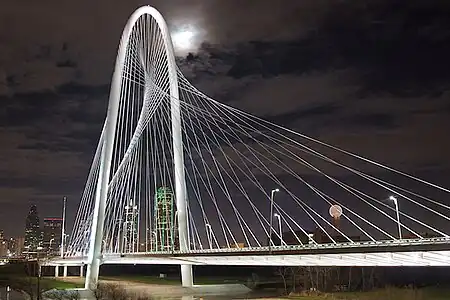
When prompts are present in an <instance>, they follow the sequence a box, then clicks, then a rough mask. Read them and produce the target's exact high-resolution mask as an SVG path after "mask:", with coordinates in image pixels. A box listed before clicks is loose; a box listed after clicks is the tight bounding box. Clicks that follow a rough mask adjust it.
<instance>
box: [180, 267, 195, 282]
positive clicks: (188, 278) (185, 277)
mask: <svg viewBox="0 0 450 300" xmlns="http://www.w3.org/2000/svg"><path fill="white" fill-rule="evenodd" d="M193 285H194V276H193V272H192V265H181V286H182V287H192V286H193Z"/></svg>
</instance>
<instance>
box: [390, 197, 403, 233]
mask: <svg viewBox="0 0 450 300" xmlns="http://www.w3.org/2000/svg"><path fill="white" fill-rule="evenodd" d="M389 200H391V201H392V202H394V205H395V213H396V214H397V226H398V238H399V240H401V239H402V226H401V224H400V212H399V209H398V200H397V198H396V197H395V196H389Z"/></svg>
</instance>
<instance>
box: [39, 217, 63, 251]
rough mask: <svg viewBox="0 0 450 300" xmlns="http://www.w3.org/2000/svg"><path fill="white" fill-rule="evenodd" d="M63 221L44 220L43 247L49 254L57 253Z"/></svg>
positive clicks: (54, 219) (55, 219)
mask: <svg viewBox="0 0 450 300" xmlns="http://www.w3.org/2000/svg"><path fill="white" fill-rule="evenodd" d="M62 223H63V219H61V218H44V227H43V231H42V233H43V247H44V249H46V250H47V251H48V252H50V253H55V252H58V250H59V247H60V245H61V234H62V232H61V229H62Z"/></svg>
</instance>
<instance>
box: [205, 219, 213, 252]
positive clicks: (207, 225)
mask: <svg viewBox="0 0 450 300" xmlns="http://www.w3.org/2000/svg"><path fill="white" fill-rule="evenodd" d="M205 228H206V237H207V238H208V244H209V249H212V228H211V225H210V224H206V225H205Z"/></svg>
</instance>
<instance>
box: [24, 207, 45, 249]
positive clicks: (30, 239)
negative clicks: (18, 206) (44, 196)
mask: <svg viewBox="0 0 450 300" xmlns="http://www.w3.org/2000/svg"><path fill="white" fill-rule="evenodd" d="M41 242H42V233H41V231H40V229H39V215H38V212H37V208H36V205H32V206H31V208H30V211H29V212H28V215H27V218H26V220H25V245H24V246H25V251H27V252H34V251H36V250H37V247H38V246H39V245H40V244H41Z"/></svg>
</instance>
